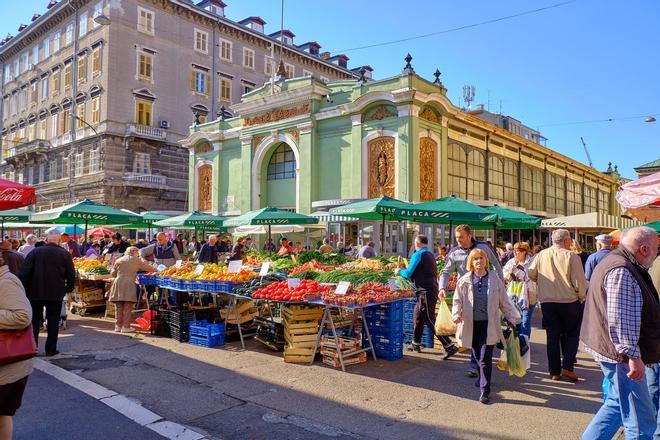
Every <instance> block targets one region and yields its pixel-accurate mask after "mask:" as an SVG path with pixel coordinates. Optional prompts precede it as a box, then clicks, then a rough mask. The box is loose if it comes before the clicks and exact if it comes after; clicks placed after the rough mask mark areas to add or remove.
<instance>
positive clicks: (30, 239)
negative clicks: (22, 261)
mask: <svg viewBox="0 0 660 440" xmlns="http://www.w3.org/2000/svg"><path fill="white" fill-rule="evenodd" d="M37 241H38V240H37V236H36V235H34V234H30V235H28V236H27V237H25V244H24V245H23V246H21V247H19V248H18V252H19V253H20V254H22V255H23V256H24V257H27V254H29V253H30V251H32V249H34V244H35V243H36V242H37Z"/></svg>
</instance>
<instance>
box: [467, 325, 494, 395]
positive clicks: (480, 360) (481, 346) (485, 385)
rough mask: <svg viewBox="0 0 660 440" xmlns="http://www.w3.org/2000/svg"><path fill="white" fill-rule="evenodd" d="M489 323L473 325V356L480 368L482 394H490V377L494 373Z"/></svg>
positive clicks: (492, 346)
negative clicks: (488, 341)
mask: <svg viewBox="0 0 660 440" xmlns="http://www.w3.org/2000/svg"><path fill="white" fill-rule="evenodd" d="M487 337H488V321H474V323H473V325H472V355H473V356H474V358H475V359H476V361H477V366H478V367H479V388H480V389H481V392H482V393H485V394H489V393H490V376H491V374H492V372H493V348H494V347H495V346H494V345H487V344H486V341H487Z"/></svg>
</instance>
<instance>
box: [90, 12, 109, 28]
mask: <svg viewBox="0 0 660 440" xmlns="http://www.w3.org/2000/svg"><path fill="white" fill-rule="evenodd" d="M94 22H95V23H96V24H100V25H101V26H110V23H111V22H110V19H109V18H108V17H106V16H105V15H103V14H100V15H97V16H96V17H94Z"/></svg>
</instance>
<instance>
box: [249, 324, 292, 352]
mask: <svg viewBox="0 0 660 440" xmlns="http://www.w3.org/2000/svg"><path fill="white" fill-rule="evenodd" d="M254 322H255V323H256V324H257V335H256V336H255V337H254V340H255V341H257V342H260V343H262V344H264V345H265V346H266V347H268V348H270V349H271V350H274V351H282V350H283V349H284V345H285V344H286V341H285V340H284V325H283V324H282V320H281V319H280V318H269V317H261V316H257V317H255V318H254Z"/></svg>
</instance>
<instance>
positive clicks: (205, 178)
mask: <svg viewBox="0 0 660 440" xmlns="http://www.w3.org/2000/svg"><path fill="white" fill-rule="evenodd" d="M212 173H213V167H212V166H211V165H202V166H201V167H199V169H198V170H197V209H198V210H200V211H211V210H212V209H213V202H212V194H213V175H212Z"/></svg>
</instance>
